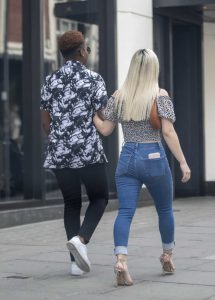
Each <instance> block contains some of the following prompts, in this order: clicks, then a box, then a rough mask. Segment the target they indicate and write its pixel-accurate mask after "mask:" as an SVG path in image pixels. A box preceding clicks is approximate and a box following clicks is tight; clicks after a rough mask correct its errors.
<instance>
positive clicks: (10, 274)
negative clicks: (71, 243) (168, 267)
mask: <svg viewBox="0 0 215 300" xmlns="http://www.w3.org/2000/svg"><path fill="white" fill-rule="evenodd" d="M174 211H175V218H176V250H175V255H174V257H175V259H174V261H175V264H176V269H177V270H176V273H175V275H171V276H163V275H162V274H161V266H160V263H159V260H158V257H159V255H160V254H161V248H160V236H159V233H158V228H157V217H156V212H155V209H154V207H153V206H150V207H141V208H138V209H137V212H136V215H135V218H134V220H133V226H132V228H131V235H130V244H129V270H130V272H131V275H132V277H133V279H134V285H133V286H132V287H120V288H119V287H118V288H117V287H116V286H115V280H114V279H115V278H114V273H113V264H114V262H115V258H114V257H113V255H112V252H113V241H112V228H113V222H114V219H115V216H116V211H112V212H106V213H105V215H104V217H103V219H102V221H101V222H100V225H99V227H98V228H97V230H96V232H95V234H94V236H93V239H92V241H91V243H90V244H89V247H88V249H89V257H90V260H91V262H92V271H91V272H90V273H89V274H87V275H85V276H84V277H82V278H74V277H72V276H70V275H69V273H68V271H69V256H68V253H67V250H66V247H65V233H64V228H63V221H62V220H55V221H46V222H41V223H34V224H29V225H23V226H17V227H12V228H6V229H1V230H0V299H1V300H14V299H16V300H67V299H68V300H73V299H74V300H85V299H86V300H87V299H90V300H97V299H105V300H106V299H109V300H112V299H113V300H117V299H125V300H127V299H132V300H136V299H141V300H173V299H174V300H179V299H180V300H182V299H183V300H215V197H204V198H185V199H178V200H176V201H175V202H174Z"/></svg>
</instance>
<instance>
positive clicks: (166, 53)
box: [0, 0, 215, 209]
mask: <svg viewBox="0 0 215 300" xmlns="http://www.w3.org/2000/svg"><path fill="white" fill-rule="evenodd" d="M0 16H1V18H0V22H1V26H0V66H1V68H0V73H1V74H0V90H1V103H0V209H9V208H14V207H24V206H25V207H29V206H40V205H52V204H56V203H61V201H62V200H61V198H62V197H61V194H60V192H59V190H58V186H57V183H56V180H55V177H54V175H53V173H52V172H51V171H50V170H44V169H43V167H42V163H43V159H44V148H45V145H46V137H45V135H44V134H43V133H42V130H41V120H40V110H39V105H40V103H39V102H40V101H39V98H40V87H41V84H42V82H43V80H44V77H45V76H46V75H47V74H48V73H50V72H52V71H53V70H55V69H56V68H58V67H59V66H60V65H61V64H62V63H63V61H62V58H61V56H60V55H59V52H58V49H57V39H58V36H59V35H61V34H62V33H63V32H65V31H66V30H69V29H77V30H80V31H82V32H83V33H84V35H85V37H86V41H87V43H88V44H89V45H90V47H91V48H92V55H91V56H90V60H89V68H91V69H93V70H95V71H97V72H99V73H101V74H102V76H103V77H104V79H105V81H106V84H107V90H108V93H109V95H111V93H112V92H113V91H114V90H115V89H116V88H117V87H118V86H121V84H122V83H123V81H124V79H125V76H126V73H127V70H128V67H129V63H130V59H131V56H132V54H133V53H134V52H135V51H136V50H137V49H140V48H152V49H154V50H155V52H156V53H157V55H158V57H159V60H160V66H161V72H160V86H161V87H162V88H165V89H167V90H168V92H169V94H170V95H171V97H172V98H173V101H174V105H175V110H176V118H177V121H176V123H175V127H176V130H177V132H178V135H179V137H180V141H181V144H182V148H183V150H184V152H185V155H186V157H187V160H188V162H189V164H190V166H191V170H192V180H191V181H190V182H189V183H188V184H187V185H182V184H181V183H180V176H181V174H180V169H179V166H178V164H177V162H176V161H175V160H174V159H173V158H172V156H171V155H170V154H168V156H169V162H170V165H171V168H172V172H173V177H174V184H175V195H176V197H177V196H198V195H214V194H215V170H214V167H213V166H214V164H215V157H214V148H215V139H214V137H213V132H212V130H213V126H214V122H215V121H214V117H213V112H214V109H215V107H214V106H215V101H214V97H215V90H214V88H213V78H214V67H215V65H214V64H215V61H214V58H213V56H214V55H213V53H214V51H215V42H214V40H215V39H214V37H215V3H214V1H211V0H193V1H187V0H181V1H178V0H171V1H170V0H154V1H152V0H144V1H142V0H134V1H129V0H86V1H79V0H73V1H60V0H58V1H57V0H44V1H42V0H40V1H34V0H2V1H1V2H0ZM103 143H104V147H105V151H106V153H107V156H108V159H109V166H108V174H109V176H108V177H109V188H110V196H112V197H115V196H116V190H115V184H114V171H115V167H116V163H117V159H118V155H119V151H120V149H121V145H122V143H123V137H122V132H121V128H120V126H119V127H118V129H117V130H116V131H115V132H114V133H113V134H112V135H111V136H110V137H107V138H104V139H103Z"/></svg>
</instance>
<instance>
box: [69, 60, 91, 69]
mask: <svg viewBox="0 0 215 300" xmlns="http://www.w3.org/2000/svg"><path fill="white" fill-rule="evenodd" d="M65 65H66V66H70V67H79V68H82V69H86V67H85V65H83V64H82V63H81V62H80V61H79V60H67V61H66V62H65Z"/></svg>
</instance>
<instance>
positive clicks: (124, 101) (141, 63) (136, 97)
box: [114, 49, 159, 121]
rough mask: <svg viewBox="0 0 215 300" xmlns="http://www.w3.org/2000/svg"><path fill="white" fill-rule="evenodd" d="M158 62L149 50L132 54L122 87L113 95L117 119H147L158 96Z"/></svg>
mask: <svg viewBox="0 0 215 300" xmlns="http://www.w3.org/2000/svg"><path fill="white" fill-rule="evenodd" d="M158 75H159V62H158V58H157V55H156V54H155V53H154V52H153V51H152V50H151V49H143V50H138V51H136V52H135V53H134V55H133V57H132V59H131V63H130V67H129V70H128V74H127V77H126V79H125V82H124V84H123V85H122V87H121V88H120V89H119V90H117V91H116V92H115V93H114V97H115V105H116V110H117V113H118V117H119V118H120V119H121V120H123V121H130V120H133V121H141V120H146V119H148V118H149V115H150V111H151V107H152V104H153V101H154V100H155V98H156V97H158V95H159V86H158Z"/></svg>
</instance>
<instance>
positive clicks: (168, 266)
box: [160, 250, 175, 275]
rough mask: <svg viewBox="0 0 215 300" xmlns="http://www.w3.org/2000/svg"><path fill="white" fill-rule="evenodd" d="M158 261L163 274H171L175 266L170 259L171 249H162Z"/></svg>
mask: <svg viewBox="0 0 215 300" xmlns="http://www.w3.org/2000/svg"><path fill="white" fill-rule="evenodd" d="M160 262H161V265H162V270H163V274H164V275H171V274H174V272H175V266H174V264H173V261H172V250H164V252H163V254H162V255H161V256H160Z"/></svg>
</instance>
